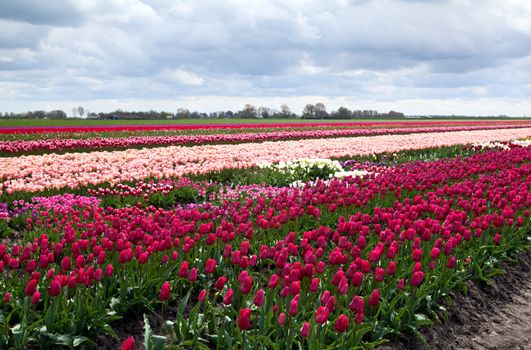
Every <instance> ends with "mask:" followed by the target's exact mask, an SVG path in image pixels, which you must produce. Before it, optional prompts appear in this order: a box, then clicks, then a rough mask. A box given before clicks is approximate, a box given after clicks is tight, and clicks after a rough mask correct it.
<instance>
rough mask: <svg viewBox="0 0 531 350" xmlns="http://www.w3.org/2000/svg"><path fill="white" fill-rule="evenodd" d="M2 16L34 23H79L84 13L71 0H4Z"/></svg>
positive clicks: (0, 7)
mask: <svg viewBox="0 0 531 350" xmlns="http://www.w3.org/2000/svg"><path fill="white" fill-rule="evenodd" d="M0 18H3V19H8V20H14V21H21V22H27V23H32V24H41V25H52V26H64V25H79V24H80V23H81V22H82V21H83V19H84V15H83V13H82V12H81V11H80V10H79V9H78V8H77V7H76V6H75V1H69V0H53V1H40V0H2V2H1V3H0Z"/></svg>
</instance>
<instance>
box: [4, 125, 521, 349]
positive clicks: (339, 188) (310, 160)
mask: <svg viewBox="0 0 531 350" xmlns="http://www.w3.org/2000/svg"><path fill="white" fill-rule="evenodd" d="M10 122H11V124H2V125H1V126H0V133H1V134H2V135H1V137H0V156H1V157H0V276H1V278H0V348H2V349H3V348H6V349H11V348H12V349H38V348H41V349H78V348H79V349H82V348H83V349H116V348H120V347H121V348H122V349H140V348H145V349H328V348H330V349H352V348H354V349H356V348H359V349H371V348H376V347H378V346H382V345H383V344H385V343H388V342H390V341H391V342H393V341H396V339H398V338H400V337H416V338H417V339H422V337H423V335H422V333H421V328H423V327H426V326H431V325H433V324H436V323H441V322H443V321H444V319H445V318H448V317H449V316H450V314H451V312H453V311H452V310H448V308H447V307H446V306H445V305H447V304H448V302H449V300H450V299H451V298H452V296H454V295H455V292H456V291H463V290H465V289H466V288H467V286H469V283H471V282H475V283H491V281H492V278H494V277H495V276H496V275H498V274H500V273H501V272H502V270H501V267H502V263H504V264H505V262H507V261H512V262H515V261H517V260H518V257H519V256H522V255H523V254H525V253H526V252H528V251H529V248H531V245H530V242H531V221H530V210H531V192H530V186H531V147H529V145H531V122H529V121H517V120H506V119H504V120H494V121H492V120H488V121H487V120H480V121H472V122H471V121H470V120H444V121H439V120H437V121H432V120H430V121H409V120H408V121H395V120H392V121H378V122H375V121H373V120H371V121H356V122H354V123H345V122H339V123H331V122H326V123H315V122H313V121H311V122H308V121H291V120H289V121H288V122H287V123H281V122H280V121H278V120H277V121H272V122H271V123H269V121H268V122H262V121H260V123H257V124H254V123H246V122H242V121H241V120H238V121H235V122H234V123H232V124H223V123H222V124H216V123H212V121H211V120H209V121H208V122H209V124H200V123H198V124H193V123H190V122H189V121H186V122H187V123H185V122H184V121H183V123H184V124H180V123H181V121H176V122H175V123H173V122H174V121H171V125H170V121H164V123H163V124H161V125H153V124H154V123H153V124H151V123H150V124H147V123H139V124H135V125H133V123H132V121H127V122H128V123H129V124H120V123H119V122H121V121H109V123H108V124H107V123H105V124H102V125H96V124H94V125H90V126H87V125H86V124H77V123H78V121H67V122H68V123H64V124H61V125H59V124H57V125H54V124H53V122H52V121H38V123H32V124H31V125H29V124H24V122H20V121H10ZM106 122H107V121H106ZM111 122H112V123H111ZM115 122H116V123H115ZM201 122H202V121H201ZM223 122H225V123H226V120H224V121H223ZM85 123H86V122H85ZM135 123H136V122H135ZM503 266H504V267H506V265H503ZM508 271H511V270H508ZM515 273H516V272H515Z"/></svg>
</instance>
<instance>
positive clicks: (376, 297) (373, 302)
mask: <svg viewBox="0 0 531 350" xmlns="http://www.w3.org/2000/svg"><path fill="white" fill-rule="evenodd" d="M379 302H380V291H379V290H378V288H376V289H375V290H374V291H373V292H372V294H371V296H370V297H369V305H370V306H373V307H375V306H378V303H379Z"/></svg>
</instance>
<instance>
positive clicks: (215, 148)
mask: <svg viewBox="0 0 531 350" xmlns="http://www.w3.org/2000/svg"><path fill="white" fill-rule="evenodd" d="M528 136H531V128H522V129H498V130H475V131H458V132H444V133H421V134H407V135H382V136H370V137H356V138H335V139H311V140H299V141H276V142H263V143H244V144H225V145H201V146H193V147H182V146H171V147H161V148H152V149H128V150H125V151H113V152H91V153H67V154H62V155H57V154H46V155H39V156H21V157H16V158H14V157H13V158H1V159H0V179H1V180H0V194H1V193H3V192H7V193H12V192H17V191H26V192H36V191H42V190H45V189H59V188H62V187H70V188H75V187H78V186H80V185H81V186H86V185H89V184H93V185H96V184H101V183H105V182H109V183H112V184H117V183H120V182H124V181H133V180H141V179H146V178H149V177H155V178H164V177H170V176H174V177H178V176H182V175H186V174H199V173H208V172H212V171H219V170H222V169H225V168H236V169H238V168H248V167H251V166H254V165H256V164H258V163H261V162H278V161H288V160H293V159H299V158H334V157H344V156H354V155H366V154H374V153H382V152H395V151H400V150H406V149H422V148H430V147H440V146H449V145H456V144H463V143H472V142H486V141H494V140H496V141H509V140H513V139H516V138H522V137H528Z"/></svg>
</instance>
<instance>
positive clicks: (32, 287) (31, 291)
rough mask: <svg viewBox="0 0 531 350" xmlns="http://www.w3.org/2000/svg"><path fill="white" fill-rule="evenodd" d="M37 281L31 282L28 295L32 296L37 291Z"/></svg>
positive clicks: (28, 286) (27, 287)
mask: <svg viewBox="0 0 531 350" xmlns="http://www.w3.org/2000/svg"><path fill="white" fill-rule="evenodd" d="M37 283H38V282H37V280H34V279H32V280H29V282H28V284H27V285H26V295H27V296H31V295H33V294H34V293H35V292H36V291H37Z"/></svg>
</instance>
